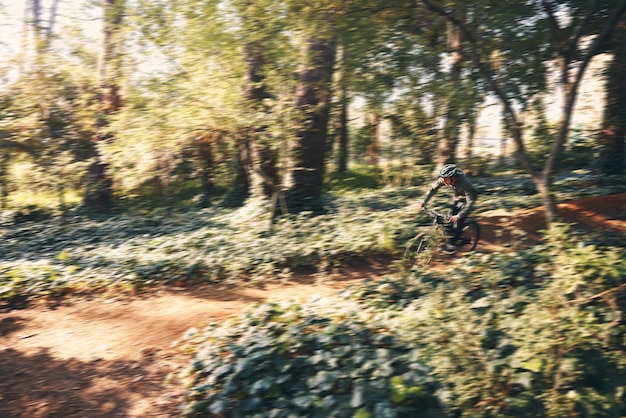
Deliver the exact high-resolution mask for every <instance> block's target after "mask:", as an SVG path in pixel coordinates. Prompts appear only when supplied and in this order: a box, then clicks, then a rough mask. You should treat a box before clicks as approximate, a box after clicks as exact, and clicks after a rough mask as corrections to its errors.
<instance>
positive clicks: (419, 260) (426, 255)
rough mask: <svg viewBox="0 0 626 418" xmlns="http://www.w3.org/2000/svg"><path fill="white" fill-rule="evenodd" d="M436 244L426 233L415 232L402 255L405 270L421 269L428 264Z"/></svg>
mask: <svg viewBox="0 0 626 418" xmlns="http://www.w3.org/2000/svg"><path fill="white" fill-rule="evenodd" d="M436 249H437V247H436V245H435V244H434V242H433V240H432V238H431V237H429V236H428V235H427V234H424V233H421V234H417V235H416V236H415V237H414V238H412V239H411V240H410V241H409V242H408V244H407V246H406V250H405V251H404V256H403V257H402V261H403V265H404V268H405V269H406V271H421V270H423V269H424V268H425V267H426V266H428V264H430V262H431V260H432V259H433V256H434V254H435V252H436Z"/></svg>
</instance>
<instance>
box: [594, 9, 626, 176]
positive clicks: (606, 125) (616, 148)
mask: <svg viewBox="0 0 626 418" xmlns="http://www.w3.org/2000/svg"><path fill="white" fill-rule="evenodd" d="M611 46H612V47H611V51H612V53H613V60H612V61H611V63H610V64H609V68H608V71H607V81H606V102H605V107H604V115H603V121H602V130H601V132H600V145H601V147H602V148H601V150H600V158H599V161H598V165H599V168H600V170H601V171H602V172H603V173H604V174H622V173H624V164H625V159H626V146H625V143H624V142H625V141H626V18H622V20H621V21H620V23H619V25H618V26H617V28H616V31H615V35H614V38H613V41H612V43H611Z"/></svg>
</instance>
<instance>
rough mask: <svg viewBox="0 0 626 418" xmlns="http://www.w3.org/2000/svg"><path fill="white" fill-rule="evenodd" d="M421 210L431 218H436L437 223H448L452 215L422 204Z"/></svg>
mask: <svg viewBox="0 0 626 418" xmlns="http://www.w3.org/2000/svg"><path fill="white" fill-rule="evenodd" d="M422 210H423V211H424V212H426V213H427V214H428V215H429V216H430V217H431V218H433V220H436V221H437V223H450V218H451V217H452V216H451V215H450V213H441V212H438V211H436V210H435V209H429V208H427V207H426V206H423V207H422Z"/></svg>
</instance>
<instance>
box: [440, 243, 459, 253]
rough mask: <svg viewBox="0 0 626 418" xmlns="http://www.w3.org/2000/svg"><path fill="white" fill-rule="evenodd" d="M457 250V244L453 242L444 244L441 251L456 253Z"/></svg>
mask: <svg viewBox="0 0 626 418" xmlns="http://www.w3.org/2000/svg"><path fill="white" fill-rule="evenodd" d="M456 250H457V246H456V245H453V244H443V245H442V249H441V251H443V253H444V254H454V253H455V252H456Z"/></svg>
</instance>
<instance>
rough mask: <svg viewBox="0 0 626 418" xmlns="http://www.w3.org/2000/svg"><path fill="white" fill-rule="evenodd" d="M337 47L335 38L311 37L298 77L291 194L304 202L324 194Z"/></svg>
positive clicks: (314, 199) (317, 198) (306, 46)
mask: <svg viewBox="0 0 626 418" xmlns="http://www.w3.org/2000/svg"><path fill="white" fill-rule="evenodd" d="M335 49H336V47H335V42H334V40H332V39H323V38H318V37H311V38H309V39H308V41H307V42H306V45H305V64H303V65H302V67H301V69H300V74H299V78H298V90H297V93H296V96H297V97H296V107H297V111H298V112H299V116H298V120H297V122H296V125H297V128H296V135H295V137H296V140H295V141H294V144H293V149H292V151H293V158H294V164H293V168H292V181H293V183H292V184H293V189H292V192H291V193H290V195H292V196H294V197H295V198H296V199H303V201H302V202H301V203H303V204H306V202H305V201H308V200H309V199H311V200H312V201H309V202H308V203H312V204H313V205H316V204H317V203H319V202H318V200H319V198H320V197H321V195H322V186H323V182H324V172H325V157H326V155H325V154H326V139H327V128H328V119H329V114H330V101H331V100H330V99H331V81H332V74H333V66H334V62H335Z"/></svg>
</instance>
